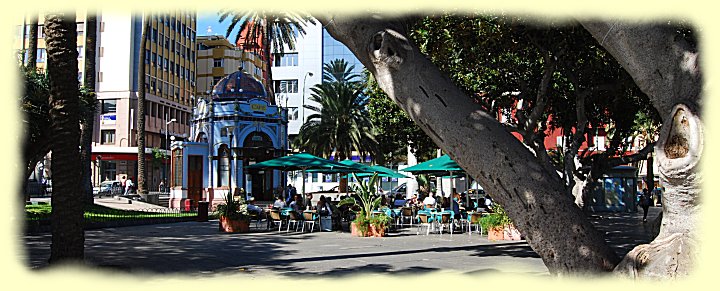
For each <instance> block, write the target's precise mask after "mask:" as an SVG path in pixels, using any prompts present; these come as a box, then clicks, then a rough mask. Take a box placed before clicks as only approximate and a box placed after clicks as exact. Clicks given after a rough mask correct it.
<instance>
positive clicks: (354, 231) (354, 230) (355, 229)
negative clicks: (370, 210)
mask: <svg viewBox="0 0 720 291" xmlns="http://www.w3.org/2000/svg"><path fill="white" fill-rule="evenodd" d="M371 234H372V225H371V226H370V228H368V231H367V232H366V233H361V232H360V230H359V229H358V227H357V225H355V222H351V223H350V235H352V236H357V237H366V236H371Z"/></svg>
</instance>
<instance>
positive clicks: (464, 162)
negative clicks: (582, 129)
mask: <svg viewBox="0 0 720 291" xmlns="http://www.w3.org/2000/svg"><path fill="white" fill-rule="evenodd" d="M320 21H321V22H322V23H323V25H324V26H325V27H326V29H327V30H328V32H329V33H330V34H331V35H332V36H333V37H334V38H335V39H338V40H339V41H340V42H342V43H344V44H345V45H346V46H347V47H348V48H349V49H350V50H351V51H353V53H354V54H355V55H356V56H357V57H358V59H359V60H360V61H361V62H362V63H363V65H365V67H366V68H367V69H368V70H369V71H370V72H371V73H372V74H373V75H374V76H375V77H376V79H377V81H378V84H379V85H380V87H381V88H382V89H383V90H384V91H385V92H386V93H387V94H388V96H389V97H390V98H391V99H392V100H393V101H395V102H396V103H397V104H398V105H399V106H400V107H401V108H402V109H403V110H404V111H405V112H407V113H408V115H409V116H410V118H411V119H413V120H414V121H415V123H417V124H418V125H419V126H420V127H421V128H422V130H423V131H424V132H425V133H427V134H428V136H430V137H431V138H432V140H433V141H434V142H435V143H436V144H437V145H439V146H440V147H441V148H442V149H443V150H444V151H446V152H448V153H449V154H450V156H451V157H452V158H453V159H454V160H455V161H456V162H457V163H458V164H459V165H460V166H461V167H462V168H463V169H465V170H466V171H467V172H468V173H469V174H470V175H471V176H472V177H473V178H476V179H477V180H479V181H480V182H481V183H482V184H483V186H484V187H485V188H486V190H487V191H488V192H489V193H491V195H493V199H495V200H496V201H497V202H498V203H500V204H501V205H503V206H504V207H505V209H506V210H507V212H508V214H509V215H510V217H511V218H512V219H513V221H514V223H515V224H516V226H517V227H518V229H519V230H520V231H521V233H522V234H523V235H524V237H525V238H526V239H527V241H528V243H529V244H530V246H531V247H532V248H533V250H534V251H535V252H536V253H538V254H539V255H540V256H541V258H542V259H543V261H544V263H545V265H546V266H547V267H548V269H549V270H550V272H551V273H554V274H557V273H570V272H578V273H597V272H605V271H609V270H612V269H613V268H614V267H615V265H616V264H617V262H618V261H619V258H618V257H617V255H616V254H615V253H614V252H613V250H612V249H610V247H609V246H608V245H607V244H606V243H605V242H604V239H603V236H602V235H601V234H600V233H599V232H598V231H597V230H596V229H595V228H594V227H593V226H592V225H591V224H590V222H588V220H587V219H585V216H584V214H583V213H582V211H581V210H580V208H578V207H577V206H576V205H575V203H574V201H573V197H571V196H569V195H566V194H565V189H564V183H563V182H562V180H561V179H560V178H559V177H558V176H557V174H556V173H555V171H554V170H552V169H550V168H549V166H548V165H544V164H540V163H539V162H538V161H537V159H536V158H535V156H533V154H532V153H531V152H530V151H529V150H528V149H527V148H526V147H525V146H523V144H522V143H521V142H520V141H518V139H516V138H515V137H514V136H513V135H512V134H510V133H509V132H508V131H507V130H506V129H505V128H504V127H503V126H502V125H501V124H500V123H499V122H498V121H497V120H496V119H495V118H494V117H493V116H490V115H488V114H487V113H485V112H483V111H482V110H481V108H480V107H479V106H478V105H477V104H475V103H473V101H472V98H470V97H469V96H467V95H465V94H464V93H463V92H462V91H461V90H460V89H458V88H457V87H456V86H455V85H454V84H452V82H451V81H450V80H449V78H447V77H446V76H444V75H443V74H442V73H441V72H440V71H439V70H438V68H437V67H436V66H435V65H433V64H432V63H431V62H430V61H429V60H428V59H427V58H426V57H425V56H424V55H422V54H421V53H420V51H419V50H418V48H417V46H416V45H415V44H413V43H411V42H410V41H409V38H408V37H407V34H406V32H405V23H403V22H402V21H397V20H390V19H387V18H386V17H385V16H383V15H372V17H367V18H350V17H339V16H336V17H334V18H321V19H320Z"/></svg>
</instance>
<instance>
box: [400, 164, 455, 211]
mask: <svg viewBox="0 0 720 291" xmlns="http://www.w3.org/2000/svg"><path fill="white" fill-rule="evenodd" d="M403 172H408V173H413V174H430V175H435V176H450V177H453V173H455V174H457V173H464V172H465V170H463V168H460V166H459V165H458V164H457V163H456V162H455V161H453V160H452V159H451V158H450V156H449V155H443V156H441V157H438V158H434V159H432V160H429V161H426V162H422V163H419V164H417V165H414V166H412V167H407V168H405V169H403ZM450 182H451V184H450V186H451V187H452V180H451V181H450ZM465 184H467V179H465ZM468 199H469V198H468ZM452 202H453V200H452V196H451V197H450V203H452ZM468 204H469V201H468ZM451 208H452V205H451Z"/></svg>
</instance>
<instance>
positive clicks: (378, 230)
mask: <svg viewBox="0 0 720 291" xmlns="http://www.w3.org/2000/svg"><path fill="white" fill-rule="evenodd" d="M388 223H390V217H389V216H387V215H386V214H384V213H383V214H378V215H374V216H371V217H370V231H371V232H372V236H375V237H383V236H385V228H386V227H387V225H388Z"/></svg>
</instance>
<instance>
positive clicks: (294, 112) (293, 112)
mask: <svg viewBox="0 0 720 291" xmlns="http://www.w3.org/2000/svg"><path fill="white" fill-rule="evenodd" d="M298 112H299V110H298V108H297V107H290V108H288V120H298Z"/></svg>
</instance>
